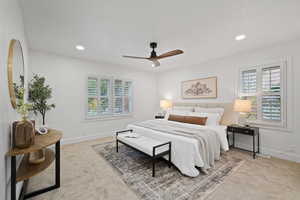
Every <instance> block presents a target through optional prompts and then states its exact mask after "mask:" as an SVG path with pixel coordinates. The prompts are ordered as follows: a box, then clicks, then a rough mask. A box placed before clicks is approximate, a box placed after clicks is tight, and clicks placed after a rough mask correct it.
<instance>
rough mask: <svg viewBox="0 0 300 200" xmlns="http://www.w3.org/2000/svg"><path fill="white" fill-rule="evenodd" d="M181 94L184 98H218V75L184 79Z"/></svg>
mask: <svg viewBox="0 0 300 200" xmlns="http://www.w3.org/2000/svg"><path fill="white" fill-rule="evenodd" d="M181 96H182V98H183V99H202V98H217V77H208V78H202V79H195V80H189V81H183V82H182V83H181Z"/></svg>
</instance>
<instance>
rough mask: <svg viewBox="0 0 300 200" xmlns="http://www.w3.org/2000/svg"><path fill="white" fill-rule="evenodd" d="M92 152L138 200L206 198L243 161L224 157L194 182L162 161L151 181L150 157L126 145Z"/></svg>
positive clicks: (97, 147)
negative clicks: (117, 176) (121, 180)
mask: <svg viewBox="0 0 300 200" xmlns="http://www.w3.org/2000/svg"><path fill="white" fill-rule="evenodd" d="M93 148H94V149H95V151H96V152H98V153H99V154H100V155H101V156H103V157H104V158H105V159H106V160H107V161H108V162H109V163H110V164H111V165H112V166H113V167H114V168H115V169H116V170H117V171H118V172H119V174H120V176H121V177H122V179H123V180H124V182H125V183H126V184H127V185H128V186H129V187H130V188H131V189H132V190H133V191H134V192H135V193H136V194H137V195H138V196H139V197H140V199H141V200H203V199H206V197H208V195H209V194H210V193H212V192H213V191H214V190H215V189H216V188H217V187H218V186H219V185H220V184H221V183H222V182H224V179H225V177H226V176H228V175H230V174H231V173H232V172H233V171H234V170H236V169H237V168H238V167H239V166H241V164H242V163H243V161H242V160H241V159H238V158H234V157H232V156H230V155H229V154H228V153H225V154H223V155H222V156H221V160H220V161H217V162H216V166H215V168H214V169H212V170H209V172H208V174H207V175H205V174H203V173H200V175H199V176H198V177H196V178H190V177H187V176H184V175H182V174H181V173H180V171H179V170H178V169H177V168H176V167H175V166H172V167H171V168H169V167H168V165H167V163H166V162H165V161H164V160H161V161H159V162H157V164H156V177H155V178H153V177H152V165H151V160H150V157H148V156H145V155H144V154H142V153H139V152H137V151H135V150H133V149H131V148H129V147H126V146H125V145H122V144H120V145H119V153H117V152H116V148H115V143H114V142H109V143H104V144H99V145H94V146H93Z"/></svg>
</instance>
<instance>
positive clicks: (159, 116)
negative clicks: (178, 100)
mask: <svg viewBox="0 0 300 200" xmlns="http://www.w3.org/2000/svg"><path fill="white" fill-rule="evenodd" d="M163 118H165V116H162V115H156V116H155V119H163Z"/></svg>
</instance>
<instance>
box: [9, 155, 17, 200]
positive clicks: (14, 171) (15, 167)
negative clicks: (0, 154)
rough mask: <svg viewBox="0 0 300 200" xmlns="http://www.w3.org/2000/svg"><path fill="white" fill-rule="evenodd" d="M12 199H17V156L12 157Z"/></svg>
mask: <svg viewBox="0 0 300 200" xmlns="http://www.w3.org/2000/svg"><path fill="white" fill-rule="evenodd" d="M10 178H11V181H10V182H11V189H10V190H11V192H10V193H11V200H16V179H17V166H16V156H12V157H11V177H10Z"/></svg>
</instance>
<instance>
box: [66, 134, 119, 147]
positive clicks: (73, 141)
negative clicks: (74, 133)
mask: <svg viewBox="0 0 300 200" xmlns="http://www.w3.org/2000/svg"><path fill="white" fill-rule="evenodd" d="M110 136H113V134H112V132H106V133H101V135H100V134H99V135H98V134H97V135H87V136H80V137H75V138H65V139H62V140H61V144H62V145H67V144H76V143H80V142H85V141H90V140H96V139H101V138H105V137H110Z"/></svg>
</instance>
